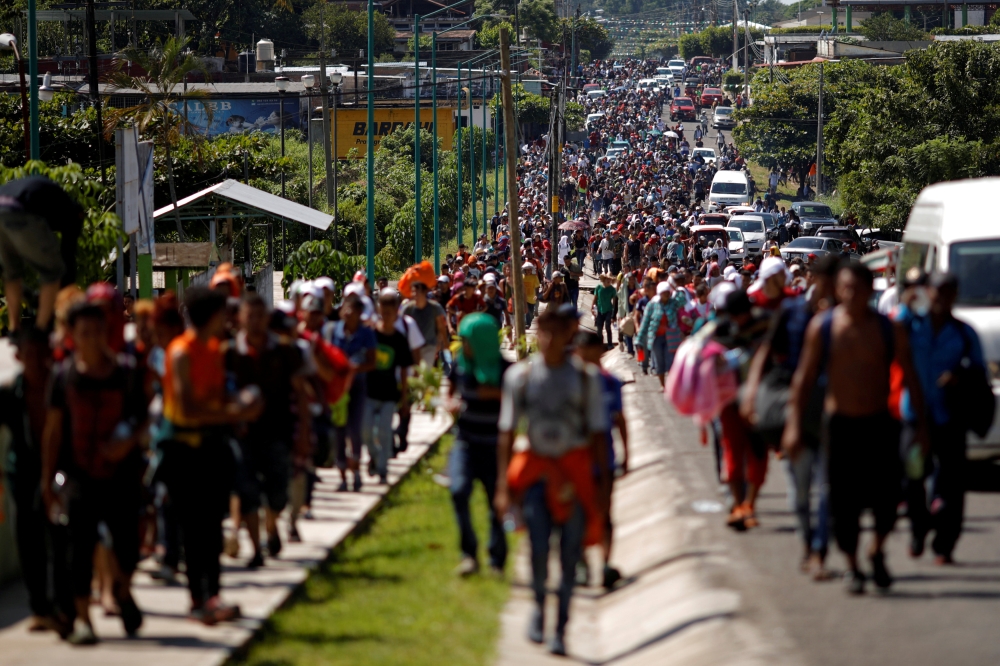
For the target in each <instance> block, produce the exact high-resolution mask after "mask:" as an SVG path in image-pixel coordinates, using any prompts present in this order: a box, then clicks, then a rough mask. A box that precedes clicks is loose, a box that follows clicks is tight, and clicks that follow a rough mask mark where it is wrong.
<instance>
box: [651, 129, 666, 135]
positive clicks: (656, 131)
mask: <svg viewBox="0 0 1000 666" xmlns="http://www.w3.org/2000/svg"><path fill="white" fill-rule="evenodd" d="M650 134H652V135H653V136H663V132H661V131H660V130H653V131H652V132H650Z"/></svg>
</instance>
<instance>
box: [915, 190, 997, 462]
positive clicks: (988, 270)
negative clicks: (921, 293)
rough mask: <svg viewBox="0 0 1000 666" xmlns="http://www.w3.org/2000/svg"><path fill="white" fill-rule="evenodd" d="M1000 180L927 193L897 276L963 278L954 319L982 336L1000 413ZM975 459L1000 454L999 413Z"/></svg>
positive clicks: (978, 443)
mask: <svg viewBox="0 0 1000 666" xmlns="http://www.w3.org/2000/svg"><path fill="white" fill-rule="evenodd" d="M997 192H1000V178H977V179H971V180H959V181H953V182H950V183H938V184H937V185H931V186H930V187H927V188H924V190H923V192H921V193H920V196H918V197H917V201H916V202H915V203H914V205H913V209H912V210H911V211H910V218H909V220H908V221H907V222H906V229H905V230H904V231H903V248H902V251H901V252H900V257H899V266H898V268H897V271H896V274H897V275H905V274H906V271H907V270H909V269H910V268H912V267H913V266H920V267H922V268H923V269H924V270H925V271H927V272H928V273H931V272H934V271H948V272H949V273H951V274H953V275H954V276H955V277H956V278H958V299H957V300H956V302H955V310H954V313H955V316H956V317H957V318H958V319H961V320H962V321H964V322H966V323H968V324H969V325H970V326H972V328H974V329H975V331H976V333H978V334H979V340H980V342H981V343H982V347H983V356H984V357H985V359H986V365H987V369H988V370H989V374H990V379H991V380H992V382H993V395H994V396H996V398H997V400H998V407H1000V224H997V222H998V219H997V218H998V216H997V212H996V203H995V202H996V198H997ZM969 454H970V456H975V457H983V456H991V455H997V454H1000V409H997V416H996V417H995V418H994V421H993V427H992V428H991V429H990V431H989V432H988V433H987V434H986V437H985V438H982V439H980V438H979V437H977V436H976V435H974V434H972V433H969Z"/></svg>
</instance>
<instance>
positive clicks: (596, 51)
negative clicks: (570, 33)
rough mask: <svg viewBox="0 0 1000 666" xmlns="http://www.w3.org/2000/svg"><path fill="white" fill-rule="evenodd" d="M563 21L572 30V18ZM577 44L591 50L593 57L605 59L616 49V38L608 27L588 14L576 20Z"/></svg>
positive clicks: (581, 47)
mask: <svg viewBox="0 0 1000 666" xmlns="http://www.w3.org/2000/svg"><path fill="white" fill-rule="evenodd" d="M563 23H564V24H565V25H566V28H567V30H572V26H573V20H572V19H563ZM576 44H577V47H578V48H580V49H586V50H587V51H590V57H591V58H594V59H595V60H604V59H605V58H607V57H608V55H610V54H611V51H612V49H614V47H615V40H614V38H613V37H612V36H611V33H609V32H608V29H607V28H605V27H604V26H603V25H601V24H600V23H598V22H597V21H595V20H594V19H592V18H590V17H589V16H586V17H582V18H580V19H579V20H577V21H576Z"/></svg>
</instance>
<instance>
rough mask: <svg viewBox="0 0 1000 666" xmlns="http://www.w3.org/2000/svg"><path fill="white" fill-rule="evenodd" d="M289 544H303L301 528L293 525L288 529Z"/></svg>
mask: <svg viewBox="0 0 1000 666" xmlns="http://www.w3.org/2000/svg"><path fill="white" fill-rule="evenodd" d="M288 543H302V537H301V536H300V535H299V528H297V527H296V526H295V523H292V524H291V525H290V526H289V527H288Z"/></svg>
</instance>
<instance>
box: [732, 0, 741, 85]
mask: <svg viewBox="0 0 1000 666" xmlns="http://www.w3.org/2000/svg"><path fill="white" fill-rule="evenodd" d="M737 4H738V2H737V0H733V69H738V68H739V56H738V55H737V51H738V50H739V48H740V33H739V29H738V28H737V24H738V23H739V15H738V11H737V8H736V5H737Z"/></svg>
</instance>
